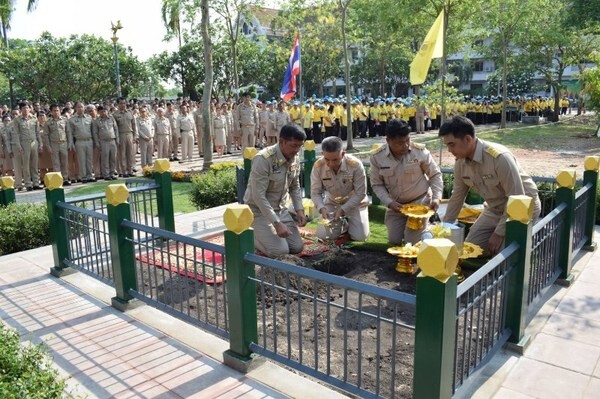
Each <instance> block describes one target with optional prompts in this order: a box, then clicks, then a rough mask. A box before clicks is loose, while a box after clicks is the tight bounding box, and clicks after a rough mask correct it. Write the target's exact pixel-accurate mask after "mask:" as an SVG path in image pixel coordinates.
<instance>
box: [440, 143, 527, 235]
mask: <svg viewBox="0 0 600 399" xmlns="http://www.w3.org/2000/svg"><path fill="white" fill-rule="evenodd" d="M471 188H473V190H475V191H476V192H477V194H479V195H481V197H482V198H483V199H484V200H485V206H486V208H487V209H489V210H491V211H493V212H494V213H497V214H504V217H503V218H501V221H500V223H499V225H498V227H497V228H496V230H495V233H496V234H498V235H501V236H504V232H505V228H506V218H507V216H506V203H507V202H508V197H509V196H511V195H528V196H530V197H532V198H533V199H534V200H535V199H537V198H538V189H537V186H536V185H535V183H534V182H533V180H532V179H531V177H530V176H529V175H528V174H527V173H525V172H524V171H523V169H521V165H519V162H517V160H516V159H515V157H514V155H513V154H512V153H511V152H510V151H509V150H508V149H507V148H506V147H504V146H502V145H500V144H495V143H488V142H486V141H483V140H481V139H477V143H476V144H475V153H474V154H473V159H471V160H467V159H457V160H456V163H455V164H454V189H453V191H452V196H451V197H450V200H449V202H448V208H447V209H446V215H445V216H444V219H445V220H448V221H452V220H456V217H457V216H458V213H459V212H460V210H461V208H462V206H463V202H464V200H465V198H466V196H467V193H468V192H469V189H471Z"/></svg>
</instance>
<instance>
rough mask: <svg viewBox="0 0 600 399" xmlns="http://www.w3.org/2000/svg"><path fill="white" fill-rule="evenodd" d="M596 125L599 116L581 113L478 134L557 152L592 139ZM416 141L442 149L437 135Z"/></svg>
mask: <svg viewBox="0 0 600 399" xmlns="http://www.w3.org/2000/svg"><path fill="white" fill-rule="evenodd" d="M597 127H598V126H597V121H596V119H594V118H589V117H581V116H580V117H575V118H572V119H569V120H566V121H564V122H561V123H553V124H546V125H530V126H527V125H525V126H521V125H514V124H513V125H511V126H510V127H508V128H506V129H503V130H499V129H493V130H490V131H477V136H478V137H481V138H482V139H484V140H489V141H492V142H494V143H498V144H502V145H505V146H507V147H512V148H526V149H536V150H541V151H555V150H557V149H567V150H568V149H570V148H572V147H573V146H576V145H577V141H578V140H590V136H593V135H595V134H596V129H597ZM413 140H414V141H415V142H420V143H425V144H426V145H427V148H428V149H429V150H430V151H432V152H435V151H439V149H440V145H441V141H440V139H439V138H437V137H435V138H431V137H421V136H416V137H414V138H413Z"/></svg>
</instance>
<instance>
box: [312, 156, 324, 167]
mask: <svg viewBox="0 0 600 399" xmlns="http://www.w3.org/2000/svg"><path fill="white" fill-rule="evenodd" d="M323 165H325V160H324V159H323V158H319V159H317V162H315V165H314V167H315V168H320V167H322V166H323Z"/></svg>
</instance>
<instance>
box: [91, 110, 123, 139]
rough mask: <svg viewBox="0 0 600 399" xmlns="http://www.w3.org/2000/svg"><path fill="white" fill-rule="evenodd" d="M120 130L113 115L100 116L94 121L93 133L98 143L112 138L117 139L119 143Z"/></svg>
mask: <svg viewBox="0 0 600 399" xmlns="http://www.w3.org/2000/svg"><path fill="white" fill-rule="evenodd" d="M118 131H119V128H118V127H117V122H116V121H115V119H114V118H113V117H112V116H107V117H106V118H102V117H98V118H96V119H94V122H93V123H92V134H93V136H94V141H95V142H96V143H99V142H100V141H111V140H116V142H117V143H118V142H119V135H118V133H117V132H118Z"/></svg>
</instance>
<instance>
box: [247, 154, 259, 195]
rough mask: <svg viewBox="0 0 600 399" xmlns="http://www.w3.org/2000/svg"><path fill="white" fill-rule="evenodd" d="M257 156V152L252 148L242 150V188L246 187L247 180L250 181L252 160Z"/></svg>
mask: <svg viewBox="0 0 600 399" xmlns="http://www.w3.org/2000/svg"><path fill="white" fill-rule="evenodd" d="M256 154H258V151H257V150H256V148H254V147H246V148H244V187H248V180H250V171H251V170H252V160H253V159H254V157H255V156H256Z"/></svg>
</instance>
